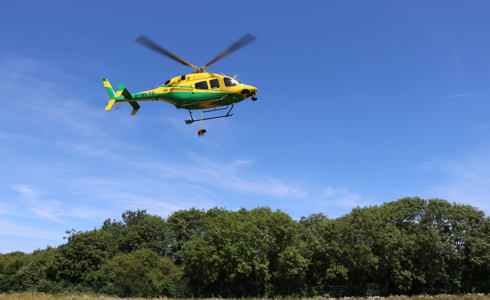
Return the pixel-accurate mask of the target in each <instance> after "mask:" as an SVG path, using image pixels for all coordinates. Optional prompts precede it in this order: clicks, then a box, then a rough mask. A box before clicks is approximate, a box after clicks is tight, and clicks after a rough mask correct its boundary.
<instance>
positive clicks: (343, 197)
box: [0, 1, 490, 253]
mask: <svg viewBox="0 0 490 300" xmlns="http://www.w3.org/2000/svg"><path fill="white" fill-rule="evenodd" d="M0 9H1V10H2V18H1V19H0V32H1V37H2V42H1V47H0V95H1V107H0V253H6V252H10V251H14V250H21V251H32V250H35V249H38V248H41V249H43V248H45V247H46V246H47V245H51V246H57V245H59V244H61V243H63V242H64V240H63V239H62V237H63V236H64V235H65V231H66V230H70V229H72V228H74V229H76V230H90V229H93V228H95V227H100V226H101V224H102V222H103V221H104V220H105V219H107V218H115V219H120V216H121V214H122V213H123V212H124V211H126V210H128V209H130V210H136V209H146V210H147V211H148V212H149V213H151V214H157V215H160V216H162V217H167V216H168V215H169V214H171V213H172V212H173V211H176V210H179V209H187V208H191V207H197V208H203V209H208V208H211V207H214V206H218V207H224V208H227V209H231V210H236V209H239V208H241V207H245V208H248V209H252V208H255V207H258V206H269V207H271V208H272V209H280V210H282V211H284V212H287V213H288V214H290V215H291V216H292V217H293V218H294V219H299V218H300V217H301V216H307V215H309V214H311V213H319V212H323V213H324V214H326V215H327V216H329V217H331V218H335V217H338V216H341V215H343V214H346V213H348V212H349V211H350V210H351V209H352V208H354V207H356V206H367V205H378V204H381V203H383V202H387V201H392V200H397V199H399V198H402V197H406V196H419V197H424V198H442V199H446V200H448V201H451V202H457V203H464V204H469V205H472V206H475V207H478V208H480V209H482V210H483V211H485V213H487V214H488V211H489V208H490V201H489V195H490V84H489V83H490V55H489V53H490V39H489V38H488V32H490V19H489V18H488V15H489V13H490V3H489V2H488V1H471V2H465V3H462V2H460V1H430V2H427V1H302V2H298V1H246V2H230V1H212V2H209V1H199V2H198V1H195V2H194V1H189V2H186V3H185V5H184V4H181V5H179V4H178V3H177V2H162V1H139V2H134V1H103V2H101V1H82V2H77V3H70V2H66V1H48V2H39V3H38V2H33V1H15V2H13V1H7V2H4V3H2V4H0ZM246 32H252V33H254V34H255V35H256V36H257V37H258V40H257V41H255V42H253V43H252V44H250V45H248V46H246V47H245V48H243V49H240V50H238V51H237V52H235V53H233V54H232V55H230V56H228V57H226V58H224V59H223V60H221V61H219V62H217V63H216V64H214V65H213V66H211V67H209V69H208V71H209V72H215V73H224V74H227V75H230V76H235V75H236V74H238V79H239V80H241V81H242V82H245V83H247V84H251V85H253V86H256V87H257V88H258V89H259V92H258V95H257V96H258V98H259V100H258V101H256V102H252V101H250V100H247V101H244V102H242V103H240V104H239V105H237V106H236V107H235V113H234V116H233V117H232V118H228V119H219V120H213V121H209V122H205V128H206V130H207V134H206V136H204V137H202V138H199V137H198V136H197V130H198V128H199V124H197V123H196V124H193V125H186V124H185V123H184V120H185V119H186V118H187V116H188V115H187V111H185V110H176V109H175V108H174V107H173V106H171V105H169V104H166V103H163V102H151V103H149V102H144V103H142V104H141V109H140V111H139V112H138V114H137V115H136V116H130V115H129V114H130V112H131V108H130V106H129V105H123V106H121V107H120V109H118V110H112V111H110V112H105V111H104V107H105V105H106V103H107V101H108V96H107V94H106V91H105V89H104V87H103V85H102V82H101V80H102V78H103V77H108V78H109V80H110V81H111V83H112V84H113V85H115V84H117V83H123V84H125V86H126V87H127V88H128V90H129V91H131V92H138V91H142V90H148V89H152V88H155V87H156V86H158V85H160V84H162V83H163V82H164V81H166V80H167V79H169V78H171V77H174V76H178V75H181V74H186V73H190V72H191V71H192V70H191V69H190V68H188V67H185V66H183V65H180V64H178V63H176V62H174V61H172V60H170V59H168V58H166V57H164V56H161V55H159V54H157V53H155V52H153V51H150V50H148V49H147V48H145V47H143V46H141V45H140V44H138V43H135V42H134V41H133V40H134V38H135V37H136V36H137V35H139V34H144V35H146V36H148V37H149V38H151V39H152V40H154V41H156V42H157V43H159V44H161V45H162V46H164V47H166V48H167V49H169V50H170V51H172V52H174V53H175V54H177V55H179V56H180V57H182V58H184V59H185V60H187V61H189V62H191V63H192V64H194V65H198V66H202V65H204V64H205V63H207V62H208V61H209V60H210V59H212V58H213V57H214V56H215V55H217V54H218V53H219V52H221V51H222V50H223V49H224V48H226V47H227V46H228V45H230V44H231V43H232V42H234V41H235V40H236V39H238V38H239V37H241V36H242V35H243V34H244V33H246Z"/></svg>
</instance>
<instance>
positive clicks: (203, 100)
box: [114, 73, 257, 109]
mask: <svg viewBox="0 0 490 300" xmlns="http://www.w3.org/2000/svg"><path fill="white" fill-rule="evenodd" d="M119 90H120V89H119V88H118V91H119ZM256 93H257V88H256V87H253V86H251V85H246V84H243V83H240V82H238V81H237V80H235V79H234V78H232V77H229V76H225V75H220V74H215V73H192V74H187V75H182V76H177V77H174V78H172V79H171V80H168V81H167V82H165V84H163V85H162V86H159V87H157V88H156V89H153V90H148V91H143V92H139V93H133V94H129V93H123V92H118V93H116V95H115V96H116V97H115V99H114V100H116V101H115V102H116V103H118V102H135V101H138V102H139V101H150V100H153V101H155V100H161V101H165V102H168V103H171V104H173V105H175V107H177V108H185V109H204V108H213V107H220V106H227V105H232V104H235V103H238V102H240V101H243V100H245V99H247V98H249V97H252V96H254V95H255V94H256ZM118 94H119V95H118ZM125 94H126V95H125ZM128 94H129V95H130V97H128Z"/></svg>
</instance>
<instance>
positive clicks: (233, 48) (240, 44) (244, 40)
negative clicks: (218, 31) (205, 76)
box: [201, 33, 257, 71]
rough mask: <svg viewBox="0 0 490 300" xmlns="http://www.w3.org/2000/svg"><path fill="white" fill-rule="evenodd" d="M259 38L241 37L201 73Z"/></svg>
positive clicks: (249, 35)
mask: <svg viewBox="0 0 490 300" xmlns="http://www.w3.org/2000/svg"><path fill="white" fill-rule="evenodd" d="M256 39H257V37H255V35H253V34H251V33H247V34H245V35H244V36H243V37H241V38H240V39H239V40H238V41H236V42H234V43H233V44H232V45H231V46H230V47H228V48H227V49H226V50H225V51H223V52H221V54H219V55H218V56H216V57H215V58H214V59H213V60H212V61H210V62H208V63H207V64H206V65H205V66H204V67H202V68H201V71H203V70H204V69H206V68H207V67H209V66H210V65H212V64H214V63H215V62H216V61H218V60H220V59H222V58H223V57H225V56H227V55H228V54H230V53H231V52H233V51H236V50H238V49H240V48H242V47H243V46H245V45H246V44H248V43H251V42H253V41H255V40H256Z"/></svg>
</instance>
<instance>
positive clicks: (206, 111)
mask: <svg viewBox="0 0 490 300" xmlns="http://www.w3.org/2000/svg"><path fill="white" fill-rule="evenodd" d="M233 106H234V105H231V107H230V109H228V106H226V107H223V108H218V109H216V108H215V109H209V110H204V111H202V113H209V112H214V111H220V110H225V109H228V112H227V113H226V114H225V115H222V116H217V117H209V118H203V117H202V114H201V118H200V119H194V118H193V117H192V111H191V110H190V109H189V115H190V116H191V119H190V120H185V123H186V124H192V123H194V122H198V121H205V120H212V119H219V118H228V117H231V116H233V114H230V112H231V110H232V109H233Z"/></svg>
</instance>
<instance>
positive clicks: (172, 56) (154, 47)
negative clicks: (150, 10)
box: [134, 35, 199, 71]
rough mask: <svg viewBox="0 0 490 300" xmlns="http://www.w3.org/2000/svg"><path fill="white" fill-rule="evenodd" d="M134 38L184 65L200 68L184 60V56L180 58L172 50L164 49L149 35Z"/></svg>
mask: <svg viewBox="0 0 490 300" xmlns="http://www.w3.org/2000/svg"><path fill="white" fill-rule="evenodd" d="M134 40H135V41H137V42H138V43H140V44H143V45H145V46H147V47H148V48H150V49H153V50H155V51H156V52H159V53H161V54H163V55H166V56H168V57H170V58H171V59H174V60H176V61H178V62H180V63H181V64H183V65H186V66H189V67H191V68H193V69H194V70H196V71H197V70H199V68H198V67H196V66H194V65H193V64H191V63H189V62H187V61H185V60H183V59H182V58H180V57H178V56H177V55H175V54H173V53H171V52H170V51H168V50H166V49H164V48H163V47H161V46H159V45H158V44H156V43H154V42H153V41H151V40H150V39H148V38H147V37H145V36H144V35H139V36H137V37H136V38H135V39H134Z"/></svg>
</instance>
